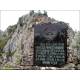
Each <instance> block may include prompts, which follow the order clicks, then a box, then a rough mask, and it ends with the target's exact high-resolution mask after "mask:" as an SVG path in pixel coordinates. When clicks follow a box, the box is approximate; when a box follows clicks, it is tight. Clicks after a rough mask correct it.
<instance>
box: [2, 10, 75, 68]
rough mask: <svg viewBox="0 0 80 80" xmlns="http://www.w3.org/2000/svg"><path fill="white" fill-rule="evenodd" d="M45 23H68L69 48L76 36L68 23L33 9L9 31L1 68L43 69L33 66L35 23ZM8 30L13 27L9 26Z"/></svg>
mask: <svg viewBox="0 0 80 80" xmlns="http://www.w3.org/2000/svg"><path fill="white" fill-rule="evenodd" d="M43 23H52V24H57V23H62V24H64V25H67V26H68V48H69V45H70V42H71V40H72V38H73V37H74V32H73V30H72V29H71V28H70V27H69V25H68V24H67V23H64V22H60V21H57V20H55V19H53V18H50V17H48V15H47V14H46V13H45V14H42V13H35V12H34V11H31V12H30V13H29V14H27V15H24V16H22V17H20V18H19V20H18V23H17V24H16V25H15V26H14V28H13V29H12V31H11V32H10V34H8V33H7V34H8V35H10V37H9V39H8V41H7V43H6V45H5V46H4V48H3V52H4V55H3V64H2V67H1V69H41V68H40V67H38V66H33V55H34V27H33V25H34V24H43ZM7 30H11V29H10V28H8V29H7ZM13 30H14V31H13ZM68 53H69V52H68ZM68 58H69V59H71V56H70V57H69V56H68ZM6 67H7V68H6ZM54 69H55V68H54Z"/></svg>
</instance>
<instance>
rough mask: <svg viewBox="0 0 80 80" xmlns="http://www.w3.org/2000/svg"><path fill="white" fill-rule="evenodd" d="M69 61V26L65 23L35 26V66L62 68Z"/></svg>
mask: <svg viewBox="0 0 80 80" xmlns="http://www.w3.org/2000/svg"><path fill="white" fill-rule="evenodd" d="M66 61H67V26H66V25H64V24H63V23H60V22H58V23H55V24H52V23H44V24H37V25H34V65H37V66H62V65H64V64H65V63H66Z"/></svg>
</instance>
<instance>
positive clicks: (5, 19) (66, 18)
mask: <svg viewBox="0 0 80 80" xmlns="http://www.w3.org/2000/svg"><path fill="white" fill-rule="evenodd" d="M36 12H37V11H36ZM41 12H43V11H41ZM28 13H29V11H17V10H16V11H13V10H12V11H7V10H6V11H5V10H4V11H1V15H0V17H1V19H0V20H1V21H0V29H1V30H3V31H4V30H6V28H7V27H8V26H10V25H14V24H16V23H17V22H18V19H19V17H21V16H23V15H25V14H28ZM47 13H48V16H49V17H51V18H54V19H56V20H58V21H63V22H66V23H69V25H70V27H71V28H72V29H73V30H77V31H78V30H79V29H80V28H79V11H66V10H65V11H52V10H48V11H47Z"/></svg>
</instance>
